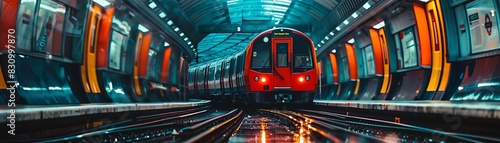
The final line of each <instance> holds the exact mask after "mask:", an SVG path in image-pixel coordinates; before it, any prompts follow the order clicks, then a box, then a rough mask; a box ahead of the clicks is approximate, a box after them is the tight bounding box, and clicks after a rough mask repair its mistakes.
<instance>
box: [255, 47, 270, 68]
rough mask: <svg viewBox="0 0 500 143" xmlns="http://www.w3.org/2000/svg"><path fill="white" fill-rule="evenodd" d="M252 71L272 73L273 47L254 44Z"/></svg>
mask: <svg viewBox="0 0 500 143" xmlns="http://www.w3.org/2000/svg"><path fill="white" fill-rule="evenodd" d="M251 54H252V55H251V56H252V61H251V67H250V68H251V69H252V70H256V71H259V72H271V47H270V46H269V45H267V44H253V48H252V53H251Z"/></svg>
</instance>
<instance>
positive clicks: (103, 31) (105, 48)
mask: <svg viewBox="0 0 500 143" xmlns="http://www.w3.org/2000/svg"><path fill="white" fill-rule="evenodd" d="M114 13H115V8H114V7H111V8H108V9H106V10H105V11H104V12H103V15H102V19H101V27H100V30H99V39H98V42H97V52H96V54H97V67H98V68H107V67H108V59H109V43H110V41H111V38H110V37H111V25H112V23H113V14H114ZM118 54H120V53H118Z"/></svg>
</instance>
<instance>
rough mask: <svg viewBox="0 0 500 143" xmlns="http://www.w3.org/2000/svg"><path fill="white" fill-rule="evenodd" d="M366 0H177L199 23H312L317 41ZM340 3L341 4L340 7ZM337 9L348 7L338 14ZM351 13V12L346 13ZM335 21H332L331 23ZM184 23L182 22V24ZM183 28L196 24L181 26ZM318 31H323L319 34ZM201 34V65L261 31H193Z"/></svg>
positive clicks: (236, 48)
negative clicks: (204, 32) (205, 32)
mask: <svg viewBox="0 0 500 143" xmlns="http://www.w3.org/2000/svg"><path fill="white" fill-rule="evenodd" d="M366 1H367V0H202V1H200V0H178V1H177V2H178V6H179V7H180V9H182V10H183V12H184V14H185V15H186V17H187V19H189V20H191V21H190V22H191V23H193V24H194V25H195V27H194V28H197V27H198V26H199V25H207V24H209V25H228V24H247V23H246V22H247V21H268V23H269V24H271V25H274V24H285V25H311V27H312V33H306V34H308V35H310V36H311V38H312V39H313V40H314V41H315V42H316V43H317V42H318V39H319V40H321V38H323V37H324V35H325V33H326V34H328V33H329V32H330V31H331V30H332V29H334V27H335V26H334V25H336V23H341V22H342V21H341V20H338V19H339V18H340V19H342V20H343V18H342V17H348V16H350V14H351V13H352V12H351V11H353V10H356V9H357V8H359V7H360V3H364V2H366ZM339 7H340V8H339ZM338 11H346V12H342V13H345V14H344V15H339V12H338ZM347 13H348V14H347ZM332 23H333V24H332ZM180 27H181V26H180ZM181 28H184V29H188V28H193V27H181ZM313 33H314V34H313ZM316 33H320V34H318V35H322V36H316V37H315V34H316ZM190 34H199V35H202V38H203V39H200V40H199V43H198V44H197V51H196V54H197V56H198V62H196V61H195V62H193V63H192V64H191V66H199V65H203V64H206V63H208V62H211V61H215V60H218V59H221V58H225V57H227V56H228V55H233V54H235V53H237V52H240V51H242V50H243V49H245V48H246V46H247V44H248V43H249V42H250V41H251V40H252V39H253V38H254V37H255V36H256V35H257V34H258V33H210V34H203V33H190Z"/></svg>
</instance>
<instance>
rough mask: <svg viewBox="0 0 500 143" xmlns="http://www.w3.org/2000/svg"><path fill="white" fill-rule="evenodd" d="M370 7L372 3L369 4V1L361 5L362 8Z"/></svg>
mask: <svg viewBox="0 0 500 143" xmlns="http://www.w3.org/2000/svg"><path fill="white" fill-rule="evenodd" d="M370 7H372V5H370V2H369V1H368V2H366V3H365V4H364V5H363V8H365V9H369V8H370Z"/></svg>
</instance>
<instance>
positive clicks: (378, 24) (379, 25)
mask: <svg viewBox="0 0 500 143" xmlns="http://www.w3.org/2000/svg"><path fill="white" fill-rule="evenodd" d="M384 26H385V22H384V21H382V22H379V23H377V24H375V25H373V28H375V29H380V28H382V27H384Z"/></svg>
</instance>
